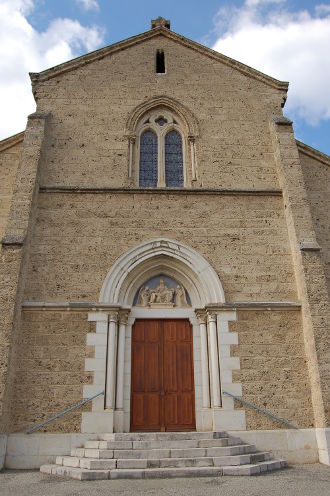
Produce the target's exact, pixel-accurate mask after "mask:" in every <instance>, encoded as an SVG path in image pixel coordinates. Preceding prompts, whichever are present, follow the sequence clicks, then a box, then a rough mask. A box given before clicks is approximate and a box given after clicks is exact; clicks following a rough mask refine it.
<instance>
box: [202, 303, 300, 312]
mask: <svg viewBox="0 0 330 496" xmlns="http://www.w3.org/2000/svg"><path fill="white" fill-rule="evenodd" d="M300 309H301V303H300V302H299V301H233V302H231V303H221V304H219V305H217V304H213V303H212V304H210V305H207V310H208V311H210V312H212V311H218V312H221V311H222V312H223V311H226V310H300Z"/></svg>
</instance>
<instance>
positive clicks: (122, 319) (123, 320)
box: [116, 313, 127, 410]
mask: <svg viewBox="0 0 330 496" xmlns="http://www.w3.org/2000/svg"><path fill="white" fill-rule="evenodd" d="M126 326H127V313H124V314H120V316H119V336H118V364H117V394H116V410H123V408H124V364H125V337H126Z"/></svg>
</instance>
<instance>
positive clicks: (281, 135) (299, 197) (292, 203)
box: [270, 117, 330, 428]
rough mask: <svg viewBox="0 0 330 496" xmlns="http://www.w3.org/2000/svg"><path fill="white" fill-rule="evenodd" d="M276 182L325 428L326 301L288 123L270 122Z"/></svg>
mask: <svg viewBox="0 0 330 496" xmlns="http://www.w3.org/2000/svg"><path fill="white" fill-rule="evenodd" d="M270 130H271V135H272V140H273V146H274V153H275V160H276V165H277V172H278V178H279V182H280V186H281V188H282V190H283V201H284V208H285V218H286V223H287V227H288V233H289V239H290V245H291V251H292V257H293V264H294V271H295V276H296V282H297V291H298V296H299V299H300V300H301V304H302V316H303V335H304V342H305V350H306V357H307V363H308V370H309V376H310V386H311V394H312V404H313V411H314V419H315V427H318V428H326V427H327V422H328V419H327V414H326V408H327V405H328V404H329V400H330V397H329V393H330V386H329V372H328V367H329V364H328V357H327V354H326V353H327V352H326V350H327V348H328V339H329V338H328V335H329V330H330V329H329V322H330V320H329V317H330V315H329V313H330V310H329V309H330V307H329V297H328V292H327V286H326V279H325V272H324V267H323V263H322V259H321V256H320V247H319V246H318V244H317V240H316V233H315V230H314V226H313V222H312V216H311V211H310V205H309V202H308V197H307V191H306V187H305V183H304V178H303V173H302V169H301V164H300V160H299V155H298V149H297V145H296V141H295V138H294V134H293V129H292V123H291V122H290V121H288V120H287V119H285V118H284V117H278V118H277V117H275V118H273V120H272V121H271V123H270Z"/></svg>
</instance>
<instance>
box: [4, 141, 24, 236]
mask: <svg viewBox="0 0 330 496" xmlns="http://www.w3.org/2000/svg"><path fill="white" fill-rule="evenodd" d="M6 141H7V140H6ZM21 150H22V141H21V142H19V143H16V144H14V145H13V146H10V147H9V148H6V149H4V150H3V151H1V142H0V239H1V238H2V236H3V235H4V232H5V228H6V224H7V219H8V214H9V209H10V203H11V199H12V194H13V188H14V182H15V176H16V172H17V168H18V163H19V159H20V155H21Z"/></svg>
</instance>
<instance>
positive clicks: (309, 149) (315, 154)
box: [296, 140, 330, 165]
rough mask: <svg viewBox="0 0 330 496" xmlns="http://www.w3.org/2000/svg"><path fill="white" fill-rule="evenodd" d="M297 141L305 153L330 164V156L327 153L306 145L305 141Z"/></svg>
mask: <svg viewBox="0 0 330 496" xmlns="http://www.w3.org/2000/svg"><path fill="white" fill-rule="evenodd" d="M296 143H297V147H298V150H299V151H300V152H301V153H303V154H304V155H307V156H308V157H311V158H314V159H315V160H318V161H319V162H322V163H323V164H326V165H330V156H329V155H327V154H326V153H322V152H320V151H319V150H316V149H315V148H312V147H311V146H309V145H306V143H303V142H302V141H299V140H296Z"/></svg>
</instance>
